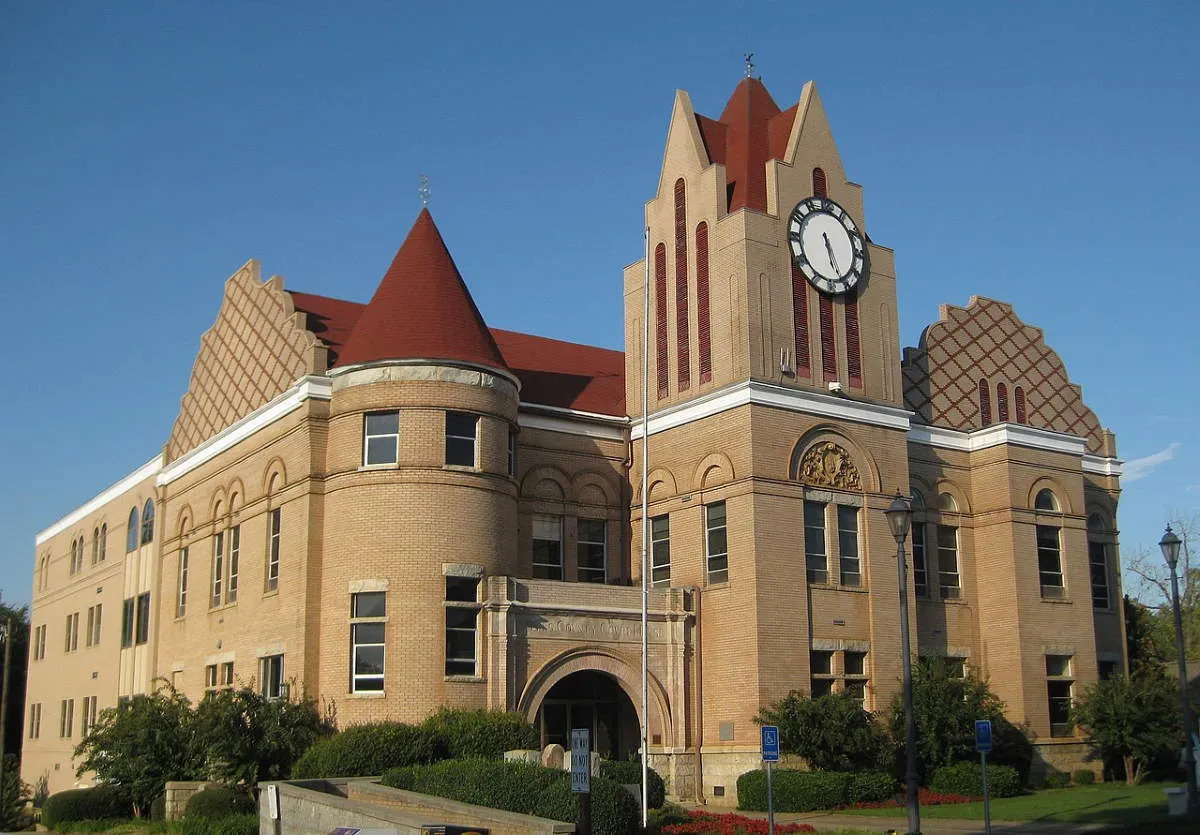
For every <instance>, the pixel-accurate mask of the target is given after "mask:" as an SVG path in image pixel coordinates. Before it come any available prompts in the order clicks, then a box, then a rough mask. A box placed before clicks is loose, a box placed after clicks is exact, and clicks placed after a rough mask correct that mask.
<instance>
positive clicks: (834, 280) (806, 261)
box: [788, 197, 867, 293]
mask: <svg viewBox="0 0 1200 835" xmlns="http://www.w3.org/2000/svg"><path fill="white" fill-rule="evenodd" d="M788 243H789V245H790V246H791V250H792V261H793V262H795V264H796V266H797V267H799V268H800V271H801V272H803V273H804V275H805V276H807V277H808V280H809V282H811V283H812V285H813V286H814V287H816V288H817V289H818V290H820V291H822V292H825V293H845V292H846V291H847V290H850V289H852V288H853V287H855V286H857V285H858V283H859V281H861V280H862V278H863V276H865V275H866V274H867V245H866V242H865V241H864V240H863V236H862V233H861V232H859V231H858V227H857V226H855V225H854V220H853V219H852V218H851V217H850V215H849V214H847V213H846V210H845V209H843V208H842V207H841V206H839V205H838V204H837V203H834V202H833V201H832V200H830V199H829V198H828V197H810V198H808V199H807V200H802V201H800V203H798V204H797V205H796V208H795V209H793V210H792V215H791V217H789V218H788Z"/></svg>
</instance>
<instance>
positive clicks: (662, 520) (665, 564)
mask: <svg viewBox="0 0 1200 835" xmlns="http://www.w3.org/2000/svg"><path fill="white" fill-rule="evenodd" d="M650 554H651V569H650V579H651V581H652V582H653V583H654V585H656V586H669V585H670V584H671V518H670V517H669V516H668V515H667V514H665V513H664V514H663V515H662V516H655V517H652V518H651V519H650Z"/></svg>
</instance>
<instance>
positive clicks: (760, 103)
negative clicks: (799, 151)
mask: <svg viewBox="0 0 1200 835" xmlns="http://www.w3.org/2000/svg"><path fill="white" fill-rule="evenodd" d="M796 107H797V105H792V106H791V107H789V108H788V109H787V110H784V111H782V112H780V110H779V106H778V105H777V104H775V101H774V99H772V98H771V94H770V93H768V92H767V88H766V87H764V86H763V83H762V82H761V81H759V80H758V79H757V78H744V79H742V81H741V82H740V83H739V84H738V86H737V87H736V88H735V89H734V91H733V95H732V96H730V97H729V103H728V104H726V105H725V110H724V111H723V112H722V113H721V118H720V119H717V120H713V119H709V118H708V117H706V116H700V115H697V116H696V126H697V127H698V128H699V129H700V138H701V139H702V140H703V141H704V147H705V149H706V150H707V151H708V158H709V160H710V161H711V162H713V163H722V164H724V166H725V176H726V178H727V181H728V183H727V186H726V189H727V194H728V199H729V211H731V212H734V211H737V210H738V209H742V208H749V209H757V210H758V211H761V212H765V211H766V210H767V170H766V164H767V161H768V160H772V159H783V155H784V153H785V152H786V151H787V140H788V135H789V134H790V133H791V130H792V122H793V121H795V118H796Z"/></svg>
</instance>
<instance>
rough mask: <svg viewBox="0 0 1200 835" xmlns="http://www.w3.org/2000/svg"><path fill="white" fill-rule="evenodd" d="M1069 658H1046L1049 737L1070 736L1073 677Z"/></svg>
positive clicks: (1048, 656) (1065, 656)
mask: <svg viewBox="0 0 1200 835" xmlns="http://www.w3.org/2000/svg"><path fill="white" fill-rule="evenodd" d="M1071 660H1072V659H1071V656H1069V655H1047V656H1046V698H1047V703H1048V704H1047V707H1048V709H1049V713H1050V736H1052V737H1064V736H1071V691H1072V690H1073V689H1074V685H1075V677H1074V675H1073V674H1072V669H1071Z"/></svg>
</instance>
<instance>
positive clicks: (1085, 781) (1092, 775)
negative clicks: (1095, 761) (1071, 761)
mask: <svg viewBox="0 0 1200 835" xmlns="http://www.w3.org/2000/svg"><path fill="white" fill-rule="evenodd" d="M1071 782H1072V783H1074V784H1075V785H1077V786H1090V785H1091V784H1092V783H1094V782H1096V772H1094V771H1092V770H1091V769H1090V768H1077V769H1075V770H1074V771H1072V772H1071Z"/></svg>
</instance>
